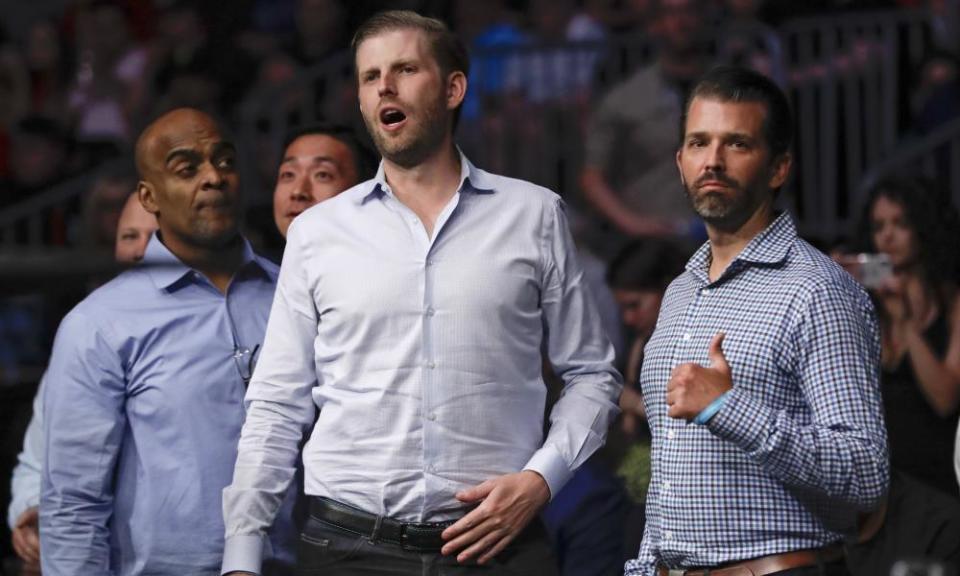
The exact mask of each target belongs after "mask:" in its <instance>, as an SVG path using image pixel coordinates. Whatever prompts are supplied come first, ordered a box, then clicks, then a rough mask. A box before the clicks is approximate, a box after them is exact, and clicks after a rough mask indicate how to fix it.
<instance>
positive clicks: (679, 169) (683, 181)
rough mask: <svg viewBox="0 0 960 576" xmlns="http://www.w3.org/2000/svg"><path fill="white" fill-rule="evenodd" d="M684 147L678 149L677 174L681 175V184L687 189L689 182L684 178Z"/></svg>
mask: <svg viewBox="0 0 960 576" xmlns="http://www.w3.org/2000/svg"><path fill="white" fill-rule="evenodd" d="M681 160H683V147H682V146H681V147H680V148H677V172H679V173H680V184H683V187H684V188H686V187H687V180H686V179H685V178H684V177H683V163H682V162H681Z"/></svg>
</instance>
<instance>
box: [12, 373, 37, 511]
mask: <svg viewBox="0 0 960 576" xmlns="http://www.w3.org/2000/svg"><path fill="white" fill-rule="evenodd" d="M42 398H43V379H41V380H40V386H38V387H37V393H36V395H34V397H33V415H32V416H31V417H30V424H29V425H27V431H26V433H25V434H24V435H23V450H21V451H20V454H19V455H18V456H17V465H16V467H15V468H14V469H13V476H12V478H11V480H10V507H9V508H8V509H7V524H8V525H9V526H10V529H11V530H13V527H14V526H15V525H16V523H17V519H18V518H20V515H21V514H23V513H24V512H25V511H27V510H28V509H30V508H33V507H34V506H39V505H40V480H41V471H42V469H43V404H42Z"/></svg>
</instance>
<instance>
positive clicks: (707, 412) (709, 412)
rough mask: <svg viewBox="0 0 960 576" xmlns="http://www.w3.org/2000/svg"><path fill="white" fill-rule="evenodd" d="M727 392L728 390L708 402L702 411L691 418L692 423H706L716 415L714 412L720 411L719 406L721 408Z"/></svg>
mask: <svg viewBox="0 0 960 576" xmlns="http://www.w3.org/2000/svg"><path fill="white" fill-rule="evenodd" d="M729 393H730V391H729V390H727V391H726V392H724V393H723V394H721V395H720V396H719V397H717V399H716V400H714V401H713V402H711V403H710V404H708V405H707V407H706V408H704V409H703V411H702V412H700V413H699V414H697V417H696V418H694V419H693V423H694V424H706V423H707V422H709V421H710V419H711V418H713V417H714V416H715V415H716V413H717V412H719V411H720V409H721V408H723V403H724V402H726V401H727V394H729Z"/></svg>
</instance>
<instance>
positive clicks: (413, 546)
mask: <svg viewBox="0 0 960 576" xmlns="http://www.w3.org/2000/svg"><path fill="white" fill-rule="evenodd" d="M310 517H311V518H313V519H314V520H317V521H319V522H323V523H324V524H329V525H330V526H333V527H334V528H338V529H340V530H343V531H345V532H349V533H351V534H356V535H357V536H366V537H367V538H369V539H370V540H371V541H372V542H389V543H391V544H397V545H399V546H400V547H401V548H403V549H404V550H408V551H410V552H440V548H442V547H443V545H444V543H445V541H444V539H443V538H441V537H440V534H442V533H443V531H444V530H445V529H446V528H447V527H448V526H450V525H452V524H453V523H454V522H455V520H451V521H448V522H399V521H397V520H393V519H390V518H386V517H384V516H377V515H376V514H371V513H369V512H364V511H363V510H360V509H359V508H354V507H353V506H349V505H347V504H343V503H341V502H337V501H336V500H330V499H329V498H321V497H312V498H310Z"/></svg>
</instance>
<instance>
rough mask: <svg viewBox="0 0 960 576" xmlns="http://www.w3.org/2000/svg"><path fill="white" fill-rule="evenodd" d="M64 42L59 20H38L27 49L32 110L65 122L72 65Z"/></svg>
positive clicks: (37, 113)
mask: <svg viewBox="0 0 960 576" xmlns="http://www.w3.org/2000/svg"><path fill="white" fill-rule="evenodd" d="M64 42H65V40H64V38H63V36H62V35H61V33H60V30H59V27H58V24H57V22H55V21H54V20H51V19H44V20H38V21H37V22H34V23H33V24H32V25H31V26H30V28H29V30H28V31H27V35H26V45H25V46H24V50H23V52H24V59H25V61H26V64H27V71H28V73H29V75H30V111H31V113H32V114H36V115H40V116H45V117H49V118H56V119H57V120H59V121H64V122H65V121H66V120H67V114H66V111H67V105H66V102H67V86H68V85H69V83H70V75H71V73H72V68H71V66H70V61H69V57H68V53H69V49H68V48H67V47H66V46H65V45H64Z"/></svg>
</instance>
